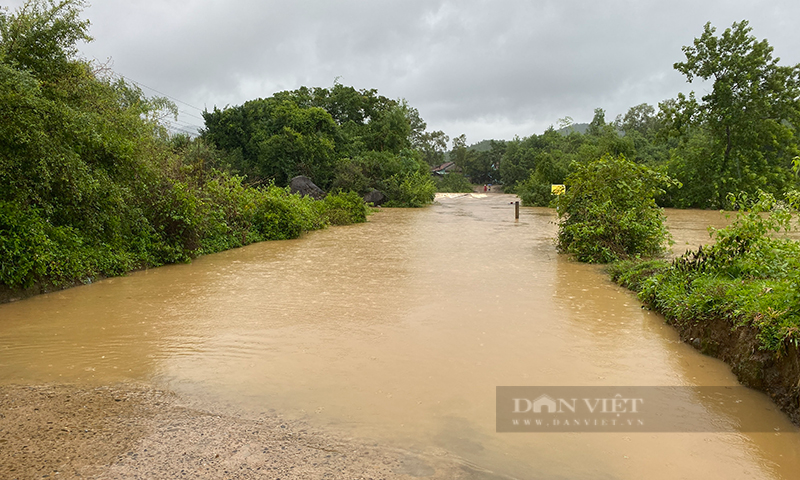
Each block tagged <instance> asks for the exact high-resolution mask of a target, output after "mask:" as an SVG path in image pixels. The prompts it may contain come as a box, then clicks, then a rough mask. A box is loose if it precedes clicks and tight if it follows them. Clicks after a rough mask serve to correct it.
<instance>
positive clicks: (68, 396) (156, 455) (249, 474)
mask: <svg viewBox="0 0 800 480" xmlns="http://www.w3.org/2000/svg"><path fill="white" fill-rule="evenodd" d="M487 473H488V472H477V471H476V470H474V469H472V468H470V467H468V466H466V465H463V464H461V463H459V462H458V461H457V459H453V458H448V457H447V455H446V453H445V452H424V453H422V454H414V453H410V452H405V451H399V450H396V449H391V448H388V447H385V446H380V445H374V444H373V445H367V444H364V443H360V442H359V441H356V440H354V439H349V438H346V437H342V436H338V435H336V434H332V433H330V432H322V431H319V430H315V429H312V428H310V427H309V426H308V425H305V424H304V423H302V422H287V421H284V420H283V419H281V417H280V416H279V415H272V414H271V415H262V416H260V417H258V418H250V417H244V416H241V415H237V414H221V413H218V412H211V411H207V410H203V409H199V408H194V407H191V406H187V405H186V404H185V403H184V402H182V401H181V399H179V398H178V397H176V396H175V395H173V394H171V393H169V392H164V391H161V390H156V389H152V388H149V387H147V386H138V385H121V386H114V387H81V386H74V385H35V386H3V387H0V478H3V479H9V480H10V479H29V478H103V479H123V478H124V479H134V478H135V479H154V478H159V479H165V478H215V479H216V478H233V479H248V478H271V479H273V478H303V479H306V478H308V479H323V478H350V479H362V478H363V479H379V478H383V479H410V478H419V477H425V478H442V479H445V478H448V479H449V478H456V479H459V478H461V479H469V478H491V477H486V474H487ZM490 475H491V474H490Z"/></svg>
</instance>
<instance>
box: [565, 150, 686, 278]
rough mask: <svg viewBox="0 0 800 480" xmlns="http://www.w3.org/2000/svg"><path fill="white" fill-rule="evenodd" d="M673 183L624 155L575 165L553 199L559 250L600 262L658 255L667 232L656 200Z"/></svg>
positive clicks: (586, 260)
mask: <svg viewBox="0 0 800 480" xmlns="http://www.w3.org/2000/svg"><path fill="white" fill-rule="evenodd" d="M671 182H672V180H671V179H669V177H667V176H666V175H663V174H660V173H658V172H656V171H654V170H651V169H649V168H647V167H645V166H643V165H637V164H635V163H633V162H631V161H628V160H626V159H625V158H624V157H622V156H620V157H612V156H610V155H605V156H603V158H601V159H599V160H596V161H594V162H591V163H589V164H587V165H576V167H575V171H573V172H572V173H571V174H570V175H569V177H567V180H566V186H567V191H566V193H565V194H563V195H560V196H559V198H558V200H557V208H558V213H559V219H560V223H559V230H558V247H559V249H560V250H561V251H563V252H566V253H570V254H572V255H575V257H576V258H577V259H578V260H580V261H582V262H598V263H608V262H611V261H614V260H619V259H624V258H629V257H637V256H650V255H656V254H658V253H661V252H662V251H663V249H664V244H665V243H666V241H667V239H668V233H667V230H666V227H665V225H664V214H663V212H662V211H661V209H660V208H658V206H657V205H656V203H655V200H654V197H655V196H656V195H658V194H660V193H661V192H663V187H664V186H666V185H669V184H670V183H671Z"/></svg>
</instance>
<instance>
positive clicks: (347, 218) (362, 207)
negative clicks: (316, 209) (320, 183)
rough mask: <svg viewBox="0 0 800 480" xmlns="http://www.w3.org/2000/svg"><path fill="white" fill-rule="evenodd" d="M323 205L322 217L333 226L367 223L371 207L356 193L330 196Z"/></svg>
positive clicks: (323, 201)
mask: <svg viewBox="0 0 800 480" xmlns="http://www.w3.org/2000/svg"><path fill="white" fill-rule="evenodd" d="M321 204H322V216H323V217H324V218H325V219H326V220H327V221H328V223H330V224H331V225H349V224H351V223H363V222H366V221H367V214H368V213H369V207H368V206H367V204H366V203H364V200H363V199H362V198H361V196H360V195H358V194H357V193H355V192H338V193H332V194H329V195H327V196H326V197H325V199H324V200H322V202H321Z"/></svg>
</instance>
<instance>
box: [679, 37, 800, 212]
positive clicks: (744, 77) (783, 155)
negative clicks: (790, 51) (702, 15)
mask: <svg viewBox="0 0 800 480" xmlns="http://www.w3.org/2000/svg"><path fill="white" fill-rule="evenodd" d="M751 30H752V29H751V28H750V26H749V24H748V22H747V21H742V22H738V23H736V22H735V23H734V24H733V25H732V27H731V28H728V29H726V30H725V32H724V33H723V34H722V35H720V36H716V35H715V32H716V29H715V28H714V27H712V26H711V24H710V23H707V24H706V25H705V27H704V30H703V34H702V35H701V36H700V37H699V38H695V40H694V42H693V44H692V45H690V46H685V47H683V52H684V54H685V55H686V61H685V62H678V63H675V65H674V67H675V69H676V70H678V71H679V72H681V73H682V74H684V75H685V76H686V79H687V81H688V82H689V83H691V82H693V81H694V79H695V78H699V79H703V80H710V81H712V82H713V83H712V89H711V92H710V93H708V94H707V95H704V96H703V97H702V98H701V99H699V100H698V99H697V98H696V97H695V95H694V93H693V92H692V93H690V94H689V95H688V96H685V95H683V94H680V95H679V96H678V99H677V102H675V105H674V108H673V109H672V111H671V114H669V115H668V116H667V120H668V122H669V123H670V124H671V128H672V129H673V130H674V131H676V132H679V133H680V134H681V135H682V136H683V137H684V138H685V139H688V138H690V137H692V136H694V135H695V134H697V133H702V135H703V136H702V138H703V139H705V140H707V143H706V144H704V145H698V142H697V141H696V139H695V141H694V145H693V148H682V149H681V150H679V151H678V152H677V159H676V161H675V162H673V165H672V166H673V171H675V173H676V175H678V176H679V179H684V178H687V175H688V174H689V173H691V172H692V171H703V172H706V173H705V175H704V178H705V182H707V183H708V185H709V188H710V191H709V192H708V194H709V195H710V197H711V198H708V199H705V204H701V203H698V201H699V200H700V199H697V200H696V201H695V202H693V203H692V204H691V205H687V206H710V207H721V206H723V201H724V199H725V198H726V196H727V193H738V192H740V191H745V192H749V193H751V194H752V193H755V192H756V191H757V190H758V189H764V190H766V191H770V192H779V191H781V190H784V189H785V188H786V186H787V185H788V184H789V182H790V181H791V180H792V179H791V175H790V166H791V161H792V158H793V157H794V156H796V155H797V154H798V144H797V135H798V126H800V64H799V65H795V66H781V65H779V64H778V62H779V61H780V59H779V58H777V57H776V58H773V56H772V52H773V48H772V47H771V46H770V45H769V44H768V43H767V41H766V40H761V41H758V40H757V39H756V38H755V37H754V36H753V35H751V34H750V32H751ZM683 146H684V147H687V146H688V143H684V145H683Z"/></svg>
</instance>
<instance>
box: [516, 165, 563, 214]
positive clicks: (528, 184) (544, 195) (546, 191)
mask: <svg viewBox="0 0 800 480" xmlns="http://www.w3.org/2000/svg"><path fill="white" fill-rule="evenodd" d="M516 190H517V195H518V196H519V198H520V199H521V200H522V205H523V206H526V207H549V206H550V204H551V203H552V202H553V200H555V198H554V196H553V194H552V193H551V184H550V183H549V182H543V181H542V180H541V179H540V177H539V176H538V175H537V174H536V172H534V173H533V174H532V175H531V176H530V177H528V179H527V180H525V181H524V182H522V183H520V184H518V185H517V189H516Z"/></svg>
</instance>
